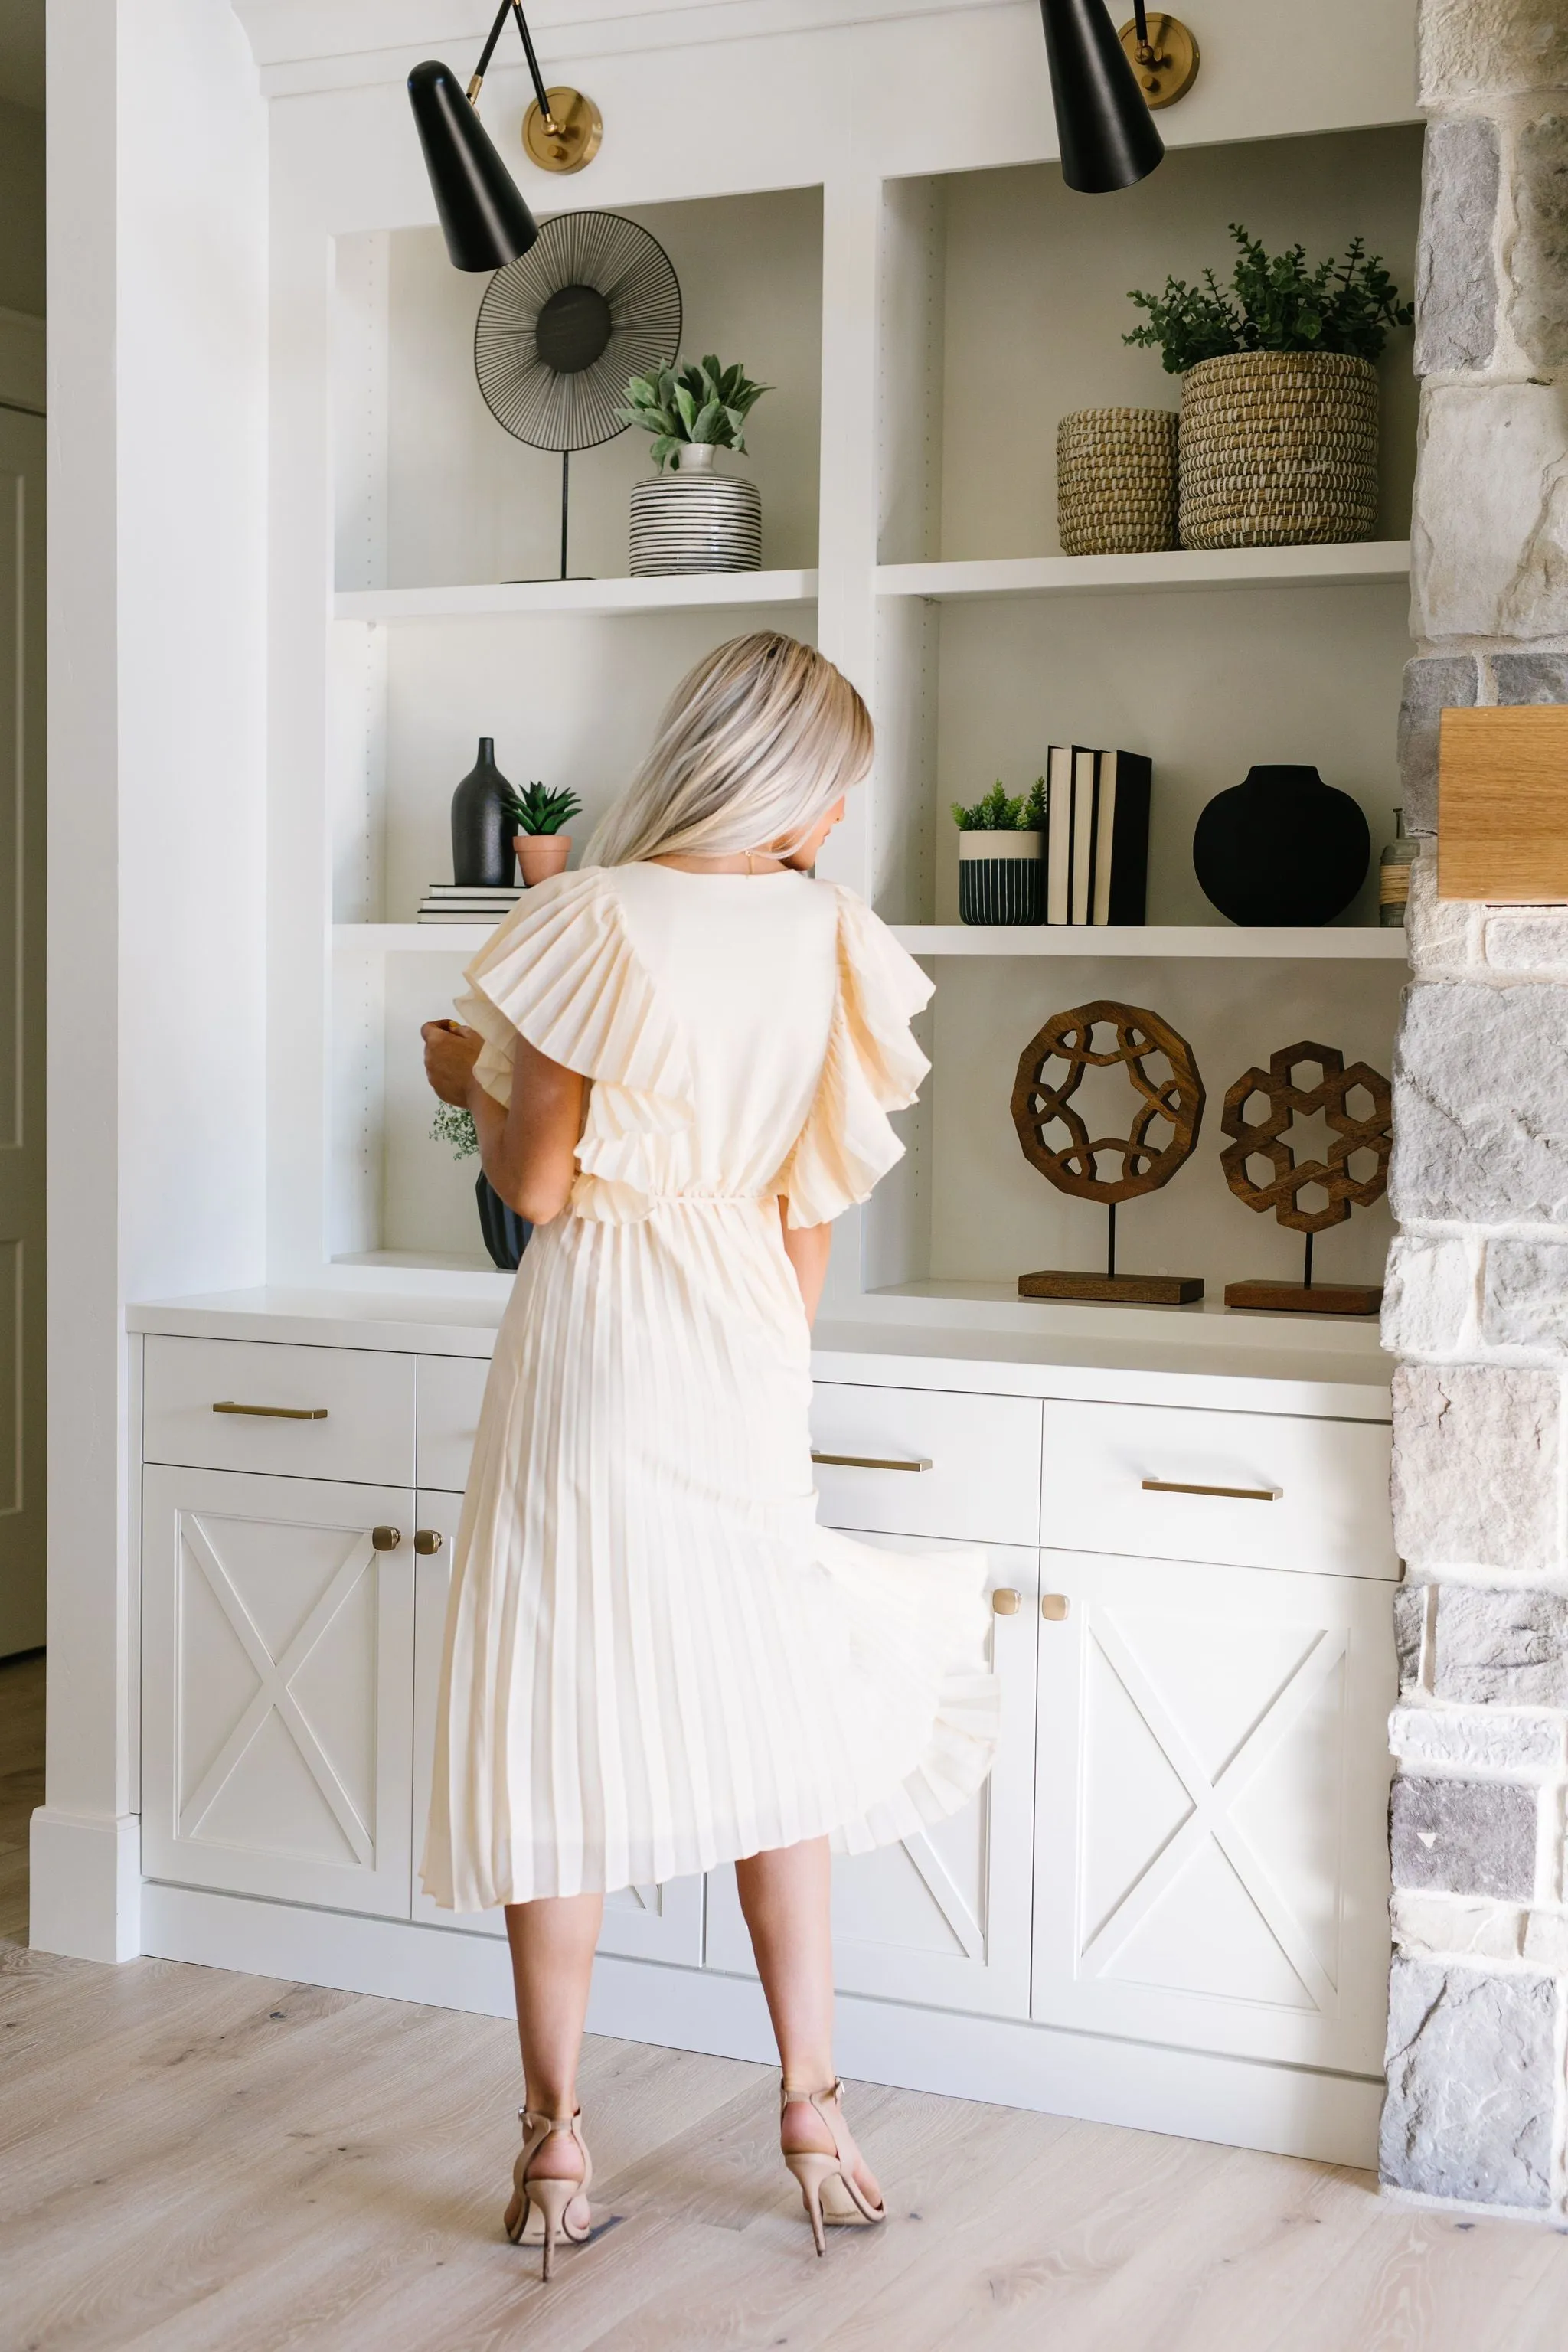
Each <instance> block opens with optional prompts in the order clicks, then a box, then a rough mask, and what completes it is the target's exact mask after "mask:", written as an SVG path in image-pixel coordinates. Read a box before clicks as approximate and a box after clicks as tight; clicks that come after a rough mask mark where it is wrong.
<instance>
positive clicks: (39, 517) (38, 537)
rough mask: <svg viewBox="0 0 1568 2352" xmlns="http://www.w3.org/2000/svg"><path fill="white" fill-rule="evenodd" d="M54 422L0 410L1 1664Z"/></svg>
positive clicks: (39, 1527)
mask: <svg viewBox="0 0 1568 2352" xmlns="http://www.w3.org/2000/svg"><path fill="white" fill-rule="evenodd" d="M44 801H45V793H44V420H43V418H42V417H41V416H27V415H23V414H22V413H21V412H20V411H19V410H17V409H12V408H0V992H4V996H5V1008H6V1011H5V1020H4V1022H0V1657H5V1656H9V1655H11V1654H14V1653H15V1652H16V1651H17V1650H32V1649H37V1646H38V1644H39V1643H41V1642H42V1641H43V1638H44V1536H45V1529H44V1475H45V1448H46V1440H47V1432H46V1427H45V1419H44V1376H45V1358H44V824H45V809H44Z"/></svg>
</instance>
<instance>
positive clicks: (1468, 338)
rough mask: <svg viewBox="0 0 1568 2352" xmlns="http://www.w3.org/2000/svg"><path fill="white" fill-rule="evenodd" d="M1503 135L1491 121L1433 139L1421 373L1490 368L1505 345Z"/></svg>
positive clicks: (1481, 119)
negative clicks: (1501, 303)
mask: <svg viewBox="0 0 1568 2352" xmlns="http://www.w3.org/2000/svg"><path fill="white" fill-rule="evenodd" d="M1499 176H1500V173H1499V155H1498V131H1497V125H1496V123H1495V122H1490V121H1488V120H1487V118H1486V116H1485V115H1481V114H1467V115H1458V116H1455V117H1454V118H1452V119H1451V120H1450V121H1437V122H1434V123H1433V124H1432V125H1431V126H1430V128H1429V129H1428V131H1427V133H1426V163H1425V169H1424V172H1423V176H1422V188H1421V239H1420V244H1419V246H1418V247H1417V250H1416V257H1415V373H1416V374H1417V375H1439V374H1442V373H1447V371H1448V370H1451V369H1463V368H1484V367H1485V366H1486V365H1487V364H1488V362H1489V361H1490V359H1491V356H1492V352H1493V349H1494V348H1495V345H1496V342H1497V312H1498V278H1497V264H1496V261H1495V259H1494V257H1493V252H1492V245H1493V232H1494V229H1495V226H1496V221H1497V203H1498V182H1499Z"/></svg>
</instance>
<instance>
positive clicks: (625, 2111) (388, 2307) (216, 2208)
mask: <svg viewBox="0 0 1568 2352" xmlns="http://www.w3.org/2000/svg"><path fill="white" fill-rule="evenodd" d="M42 1716H43V1675H42V1664H41V1662H40V1661H35V1660H28V1661H24V1662H21V1663H19V1664H12V1665H0V2069H3V2076H0V2280H3V2284H0V2347H4V2352H64V2347H72V2352H85V2347H110V2346H111V2347H128V2346H134V2347H142V2352H198V2347H204V2352H205V2347H210V2348H211V2352H280V2347H301V2346H303V2347H311V2352H331V2348H333V2347H342V2352H502V2347H514V2346H518V2345H520V2344H521V2343H523V2342H524V2341H526V2342H527V2343H528V2345H529V2346H530V2347H536V2352H587V2347H596V2352H752V2348H753V2347H755V2352H763V2347H789V2352H813V2347H836V2352H939V2348H940V2352H949V2347H952V2348H953V2352H1013V2347H1017V2352H1043V2347H1048V2352H1087V2348H1088V2347H1094V2352H1415V2347H1419V2348H1420V2352H1493V2347H1496V2352H1503V2347H1507V2352H1563V2347H1565V2346H1568V2239H1565V2238H1564V2237H1563V2236H1562V2235H1559V2234H1557V2233H1555V2232H1553V2231H1547V2230H1539V2231H1538V2230H1532V2229H1528V2228H1523V2227H1521V2226H1519V2225H1517V2224H1510V2223H1508V2222H1488V2221H1479V2222H1470V2221H1455V2220H1452V2219H1449V2218H1447V2217H1446V2216H1439V2215H1434V2214H1430V2213H1412V2212H1407V2211H1401V2210H1397V2209H1395V2208H1394V2207H1391V2206H1389V2205H1386V2204H1381V2203H1380V2202H1379V2201H1378V2200H1377V2198H1376V2196H1375V2195H1374V2193H1373V2184H1372V2182H1371V2180H1370V2179H1369V2178H1368V2177H1367V2176H1366V2175H1365V2174H1363V2173H1356V2172H1349V2171H1336V2170H1333V2169H1331V2168H1326V2167H1321V2166H1317V2165H1310V2164H1300V2163H1293V2162H1289V2161H1287V2160H1285V2159H1283V2158H1274V2157H1264V2156H1253V2155H1247V2154H1242V2153H1238V2152H1237V2151H1236V2150H1233V2149H1227V2148H1216V2147H1201V2146H1196V2145H1193V2144H1189V2143H1187V2142H1184V2141H1180V2140H1173V2139H1161V2138H1157V2137H1153V2136H1152V2134H1146V2133H1141V2132H1129V2131H1116V2130H1112V2129H1110V2128H1109V2127H1103V2126H1096V2125H1089V2124H1074V2123H1062V2122H1058V2121H1057V2120H1056V2119H1054V2118H1052V2117H1050V2116H1034V2115H1020V2114H1014V2113H1012V2112H1010V2111H1009V2110H1006V2109H1004V2108H996V2107H982V2106H977V2105H963V2104H960V2103H957V2102H953V2101H948V2100H942V2099H935V2098H926V2097H917V2096H914V2095H910V2094H909V2093H907V2092H893V2091H885V2090H879V2089H875V2088H872V2087H870V2086H865V2087H861V2088H858V2089H857V2090H855V2092H854V2095H853V2112H854V2116H855V2121H856V2125H857V2127H858V2131H859V2133H860V2136H861V2137H862V2139H863V2141H864V2142H865V2145H866V2147H867V2150H868V2154H869V2156H870V2157H871V2158H872V2160H873V2162H874V2163H875V2164H876V2165H877V2167H878V2168H879V2172H880V2173H881V2176H882V2179H883V2180H884V2182H885V2184H886V2185H887V2188H888V2190H889V2204H890V2207H891V2213H892V2218H891V2220H890V2221H889V2223H888V2225H887V2227H886V2228H885V2229H882V2230H879V2231H875V2232H865V2233H856V2232H849V2231H837V2232H835V2233H834V2234H833V2235H832V2236H831V2237H830V2239H829V2243H828V2250H827V2255H826V2260H824V2261H822V2262H820V2263H818V2262H817V2261H816V2259H815V2257H814V2256H813V2255H812V2253H811V2251H810V2244H811V2242H810V2238H809V2235H808V2233H807V2231H806V2228H805V2221H804V2219H803V2218H802V2217H801V2215H800V2213H799V2208H798V2205H797V2204H796V2202H795V2192H794V2190H793V2189H792V2186H791V2184H790V2182H789V2179H788V2177H787V2176H786V2175H785V2173H784V2170H783V2168H782V2167H781V2166H780V2165H779V2164H778V2162H777V2159H776V2157H775V2155H774V2153H773V2148H774V2142H773V2100H774V2091H773V2077H772V2076H771V2075H770V2074H767V2073H766V2072H764V2070H763V2069H762V2068H760V2067H754V2066H742V2065H734V2064H731V2063H728V2062H726V2061H723V2060H719V2059H710V2058H693V2057H688V2056H683V2055H679V2054H676V2053H670V2052H667V2051H661V2050H652V2049H645V2048H642V2047H640V2046H638V2045H637V2044H635V2043H632V2042H605V2041H595V2042H591V2043H590V2045H589V2050H588V2054H587V2061H586V2065H585V2069H584V2108H585V2111H586V2119H587V2122H588V2125H589V2128H590V2131H591V2135H592V2139H593V2145H594V2150H595V2161H596V2163H597V2164H598V2167H599V2179H598V2180H597V2181H596V2183H595V2205H596V2206H598V2207H600V2209H601V2210H602V2211H603V2212H604V2214H605V2217H606V2220H605V2227H604V2229H603V2231H602V2232H601V2233H600V2234H599V2235H598V2237H597V2238H596V2239H595V2242H594V2243H593V2244H591V2245H590V2246H587V2247H585V2248H583V2249H581V2250H575V2251H574V2250H569V2251H568V2252H566V2253H565V2254H564V2255H563V2258H562V2263H561V2269H560V2273H559V2275H558V2277H557V2278H556V2280H555V2281H554V2283H553V2284H552V2285H551V2286H550V2287H549V2288H548V2289H545V2288H542V2286H541V2285H540V2284H539V2283H538V2278H537V2260H538V2258H537V2255H536V2254H525V2253H523V2252H520V2251H517V2250H514V2249H513V2248H512V2247H510V2246H509V2245H508V2244H507V2243H506V2242H505V2239H504V2238H503V2237H502V2235H501V2231H500V2207H501V2203H502V2201H503V2197H504V2192H505V2187H506V2180H507V2175H508V2171H509V2168H510V2160H511V2155H512V2150H513V2147H514V2146H515V2134H516V2124H515V2122H514V2120H513V2109H514V2107H515V2104H516V2099H517V2096H518V2086H517V2079H516V2054H515V2049H514V2045H513V2042H512V2036H511V2032H510V2027H508V2026H505V2025H502V2024H499V2023H497V2022H496V2021H493V2020H490V2019H485V2018H477V2017H462V2016H458V2015H455V2014H453V2013H451V2012H449V2011H445V2010H437V2009H416V2008H412V2007H409V2006H407V2005H406V2004H405V2003H401V2002H396V2001H383V2000H366V1999H363V1998H360V1997H358V1996H355V1995H352V1994H346V1993H334V1992H321V1991H317V1990H312V1989H310V1988H308V1987H304V1986H300V1985H289V1984H280V1983H278V1982H275V1981H270V1980H268V1979H263V1978H258V1977H241V1976H230V1975H226V1974H221V1973H219V1972H218V1971H216V1970H215V1969H195V1968H186V1967H182V1966H178V1965H175V1964H174V1963H172V1962H167V1961H161V1960H141V1961H137V1962H135V1963H133V1964H132V1966H130V1967H128V1968H122V1969H99V1968H93V1967H90V1966H88V1965H86V1964H84V1963H81V1962H76V1961H67V1960H58V1959H54V1958H49V1957H47V1955H44V1954H41V1953H40V1954H37V1955H34V1954H32V1953H29V1952H28V1951H27V1950H26V1948H25V1946H24V1944H23V1942H22V1941H21V1937H22V1936H23V1934H24V1927H23V1920H24V1916H25V1906H26V1878H25V1872H26V1816H27V1812H28V1810H29V1808H30V1807H31V1806H32V1805H33V1804H34V1803H35V1802H36V1801H37V1799H38V1797H39V1796H40V1795H41V1793H42V1791H41V1773H40V1754H39V1745H40V1735H41V1728H42ZM12 1939H14V1940H12Z"/></svg>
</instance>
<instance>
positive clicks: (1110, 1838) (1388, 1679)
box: [1033, 1551, 1394, 2074]
mask: <svg viewBox="0 0 1568 2352" xmlns="http://www.w3.org/2000/svg"><path fill="white" fill-rule="evenodd" d="M1042 1573H1043V1576H1044V1579H1045V1582H1046V1588H1047V1593H1048V1594H1051V1595H1054V1596H1056V1597H1057V1600H1056V1605H1057V1606H1058V1608H1059V1605H1060V1602H1061V1601H1065V1602H1066V1603H1067V1613H1066V1615H1065V1616H1060V1615H1058V1616H1055V1617H1053V1618H1051V1619H1045V1618H1042V1619H1041V1620H1040V1622H1039V1634H1040V1681H1039V1710H1038V1720H1039V1775H1038V1794H1037V1808H1038V1832H1037V1855H1036V1884H1035V1962H1034V2005H1033V2014H1034V2016H1035V2018H1036V2019H1037V2020H1038V2021H1045V2022H1049V2023H1051V2024H1054V2025H1064V2026H1074V2027H1078V2028H1080V2029H1088V2030H1092V2031H1096V2032H1106V2033H1116V2034H1122V2035H1126V2036H1128V2037H1130V2038H1132V2039H1136V2040H1141V2041H1145V2042H1166V2043H1177V2044H1182V2045H1185V2046H1187V2047H1192V2048H1197V2049H1203V2050H1210V2051H1216V2052H1228V2053H1236V2054H1238V2055H1240V2054H1244V2055H1247V2056H1251V2057H1258V2058H1268V2059H1275V2060H1284V2061H1291V2062H1295V2063H1305V2064H1309V2065H1313V2066H1321V2067H1330V2068H1337V2069H1342V2070H1344V2071H1347V2072H1359V2073H1362V2074H1375V2073H1376V2072H1378V2071H1379V2070H1380V2068H1381V2065H1382V2060H1383V2034H1384V1991H1385V1986H1386V1977H1387V1967H1388V1919H1387V1902H1388V1865H1387V1855H1386V1842H1385V1828H1384V1822H1385V1793H1384V1792H1385V1790H1386V1786H1387V1780H1388V1770H1389V1767H1388V1759H1387V1756H1386V1753H1385V1748H1386V1741H1385V1737H1384V1725H1385V1722H1386V1717H1387V1711H1388V1707H1389V1706H1390V1704H1391V1703H1392V1700H1393V1698H1394V1667H1393V1643H1392V1640H1391V1636H1390V1630H1389V1591H1388V1587H1387V1586H1386V1585H1385V1584H1383V1583H1379V1582H1375V1581H1373V1580H1362V1579H1356V1578H1350V1577H1340V1576H1302V1575H1291V1574H1286V1573H1281V1572H1279V1571H1278V1570H1258V1569H1234V1568H1215V1567H1204V1568H1196V1567H1193V1566H1190V1565H1187V1564H1184V1563H1182V1562H1177V1561H1173V1560H1143V1559H1139V1560H1134V1559H1115V1558H1113V1557H1107V1556H1105V1555H1103V1554H1100V1555H1089V1554H1083V1553H1078V1554H1074V1553H1069V1552H1054V1551H1047V1552H1045V1553H1044V1554H1043V1555H1042Z"/></svg>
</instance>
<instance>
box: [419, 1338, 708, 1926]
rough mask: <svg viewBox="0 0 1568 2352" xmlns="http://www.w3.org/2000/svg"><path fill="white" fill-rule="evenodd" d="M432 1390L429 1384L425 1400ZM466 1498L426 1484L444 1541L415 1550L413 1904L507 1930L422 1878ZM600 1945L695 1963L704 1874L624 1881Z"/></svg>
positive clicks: (436, 1531)
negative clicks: (444, 1901) (460, 1907)
mask: <svg viewBox="0 0 1568 2352" xmlns="http://www.w3.org/2000/svg"><path fill="white" fill-rule="evenodd" d="M422 1369H423V1368H422ZM424 1394H425V1391H424V1388H423V1386H422V1387H421V1390H420V1398H421V1402H422V1403H423V1400H424ZM462 1499H463V1498H462V1496H460V1495H454V1494H438V1493H436V1494H433V1493H425V1492H422V1493H421V1494H420V1496H419V1497H418V1512H417V1520H418V1528H419V1531H420V1538H421V1541H422V1543H423V1544H424V1545H426V1546H427V1545H428V1543H429V1540H430V1538H431V1537H432V1536H439V1537H440V1538H441V1543H440V1548H439V1549H438V1550H435V1551H431V1550H429V1549H420V1550H418V1551H417V1552H416V1555H415V1601H414V1839H413V1850H412V1868H413V1901H412V1912H413V1916H414V1917H415V1918H416V1919H422V1920H425V1921H426V1922H427V1923H428V1924H430V1925H431V1926H433V1927H455V1928H458V1929H466V1930H467V1931H468V1933H469V1934H470V1935H480V1936H504V1935H505V1933H506V1921H505V1919H504V1917H503V1916H502V1915H501V1913H500V1910H495V1911H479V1912H474V1911H465V1912H453V1911H443V1910H441V1909H440V1908H439V1907H438V1906H437V1905H436V1904H434V1903H432V1902H431V1900H430V1897H429V1896H428V1895H426V1892H425V1890H424V1888H423V1887H422V1886H421V1885H420V1884H419V1860H420V1856H421V1854H422V1853H423V1852H424V1848H425V1822H426V1814H427V1812H428V1811H429V1805H430V1767H431V1758H432V1754H433V1751H434V1744H435V1734H436V1696H437V1686H438V1684H439V1679H440V1672H441V1644H442V1637H443V1633H444V1630H445V1627H446V1622H447V1592H448V1591H449V1590H450V1588H451V1581H452V1546H453V1543H454V1542H455V1540H456V1538H457V1533H458V1515H459V1513H460V1511H461V1508H462ZM599 1949H600V1950H601V1951H602V1952H617V1953H620V1954H622V1955H623V1956H624V1957H626V1958H631V1959H647V1960H665V1961H676V1962H680V1961H684V1962H685V1963H686V1964H687V1965H688V1966H689V1967H692V1968H695V1967H696V1966H697V1964H698V1963H699V1962H700V1959H701V1958H702V1881H701V1880H700V1878H680V1879H676V1880H673V1881H672V1882H671V1883H670V1884H669V1885H665V1886H624V1887H621V1888H620V1889H618V1890H617V1892H616V1894H614V1895H610V1896H608V1897H607V1898H606V1900H605V1926H604V1932H603V1933H602V1935H601V1936H600V1937H599Z"/></svg>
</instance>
